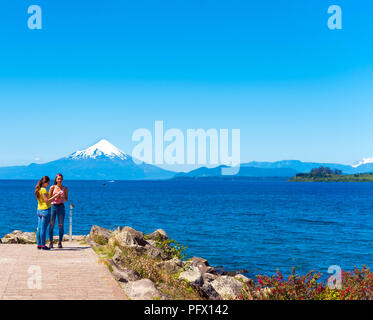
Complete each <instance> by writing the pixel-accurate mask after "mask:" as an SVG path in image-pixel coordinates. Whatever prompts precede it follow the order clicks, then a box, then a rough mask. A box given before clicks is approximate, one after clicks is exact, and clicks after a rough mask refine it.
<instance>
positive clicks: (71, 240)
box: [69, 204, 74, 243]
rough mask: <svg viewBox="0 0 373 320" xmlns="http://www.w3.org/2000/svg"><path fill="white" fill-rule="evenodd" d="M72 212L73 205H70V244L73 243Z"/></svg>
mask: <svg viewBox="0 0 373 320" xmlns="http://www.w3.org/2000/svg"><path fill="white" fill-rule="evenodd" d="M73 210H74V205H73V204H70V232H69V235H70V243H71V242H73Z"/></svg>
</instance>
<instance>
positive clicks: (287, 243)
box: [0, 180, 373, 276]
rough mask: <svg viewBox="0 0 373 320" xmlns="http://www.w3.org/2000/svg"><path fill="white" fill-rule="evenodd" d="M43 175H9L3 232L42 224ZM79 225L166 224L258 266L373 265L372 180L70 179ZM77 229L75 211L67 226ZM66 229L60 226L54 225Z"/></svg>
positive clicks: (253, 269)
mask: <svg viewBox="0 0 373 320" xmlns="http://www.w3.org/2000/svg"><path fill="white" fill-rule="evenodd" d="M35 183H36V182H35V181H0V195H1V196H0V236H1V237H3V236H4V235H5V234H6V233H9V232H11V231H13V230H15V229H19V230H23V231H34V230H35V229H36V223H37V217H36V199H35V198H34V195H33V190H34V186H35ZM65 185H66V186H67V187H68V188H69V191H70V202H72V203H74V204H75V210H74V221H73V223H74V228H73V234H88V233H89V231H90V228H91V226H92V225H93V224H97V225H99V226H103V227H106V228H116V227H117V226H119V225H121V226H127V225H128V226H131V227H133V228H135V229H136V230H140V231H143V232H144V233H150V232H152V231H154V230H155V229H158V228H161V229H164V230H165V231H166V232H167V234H168V236H169V237H171V238H174V239H176V240H178V241H179V242H180V243H181V244H183V245H185V246H188V249H187V251H186V252H187V255H188V256H189V257H191V256H201V257H204V258H206V259H207V260H208V261H209V262H210V265H215V266H223V267H224V268H225V269H226V270H240V269H247V270H248V275H249V276H255V275H256V274H268V275H272V274H274V273H275V272H276V268H279V269H280V271H281V272H283V273H284V274H289V272H290V269H291V267H295V268H296V271H297V272H299V273H305V272H308V271H310V270H312V269H316V270H318V271H321V272H323V273H324V274H327V270H328V267H329V266H330V265H339V266H341V267H342V268H343V269H353V267H354V266H355V265H356V266H357V267H361V266H362V265H363V264H366V265H367V266H368V267H369V266H372V265H373V183H372V184H369V183H289V182H282V181H275V182H271V181H258V182H256V181H246V180H239V181H182V180H179V181H118V182H115V183H108V182H103V181H66V182H65ZM67 232H68V216H67V217H66V219H65V233H67ZM55 234H57V227H56V230H55Z"/></svg>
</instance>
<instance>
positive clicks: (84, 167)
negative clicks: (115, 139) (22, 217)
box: [0, 139, 373, 180]
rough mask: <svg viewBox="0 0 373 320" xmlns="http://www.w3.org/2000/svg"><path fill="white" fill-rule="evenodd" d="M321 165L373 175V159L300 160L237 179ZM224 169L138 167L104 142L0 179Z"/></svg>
mask: <svg viewBox="0 0 373 320" xmlns="http://www.w3.org/2000/svg"><path fill="white" fill-rule="evenodd" d="M321 166H322V167H329V168H331V169H333V170H334V169H338V170H342V172H343V173H344V174H355V173H369V172H373V158H365V159H363V160H361V161H359V162H357V163H355V164H354V165H351V166H350V165H344V164H338V163H319V162H302V161H299V160H282V161H275V162H259V161H251V162H248V163H242V164H241V167H240V171H239V173H238V174H237V175H236V176H237V177H293V176H294V175H296V174H297V173H308V172H310V171H311V170H312V169H314V168H318V167H321ZM223 167H225V166H218V167H215V168H206V167H201V168H198V169H195V170H192V171H190V172H187V173H184V172H181V173H176V172H173V171H169V170H165V169H162V168H159V167H157V166H154V165H151V164H147V163H142V164H137V163H135V161H134V160H133V158H132V157H131V156H130V155H128V154H126V153H125V152H123V151H121V150H120V149H118V148H117V147H115V146H114V145H112V144H111V143H110V142H109V141H107V140H105V139H102V140H100V141H99V142H98V143H96V144H94V145H92V146H90V147H88V148H86V149H84V150H78V151H76V152H74V153H72V154H71V155H69V156H67V157H64V158H61V159H58V160H55V161H51V162H48V163H44V164H36V163H32V164H30V165H28V166H13V167H0V179H40V178H41V177H42V176H44V175H48V176H50V177H54V176H55V175H56V174H57V173H59V172H61V173H63V175H64V177H65V179H70V180H143V179H170V178H198V177H221V176H222V174H221V169H222V168H223ZM225 177H227V176H225ZM228 177H229V176H228Z"/></svg>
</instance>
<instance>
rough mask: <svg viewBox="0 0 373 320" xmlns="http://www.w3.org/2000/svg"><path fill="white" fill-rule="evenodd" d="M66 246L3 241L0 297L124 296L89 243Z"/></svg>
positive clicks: (67, 297) (109, 297)
mask: <svg viewBox="0 0 373 320" xmlns="http://www.w3.org/2000/svg"><path fill="white" fill-rule="evenodd" d="M63 245H64V248H63V249H52V250H50V251H44V250H37V249H36V245H18V244H0V300H4V299H7V300H8V299H11V300H18V299H27V300H31V299H33V300H47V299H48V300H60V299H63V300H66V299H67V300H87V299H89V300H119V299H121V300H124V299H127V297H126V295H125V294H124V292H123V290H122V289H121V288H120V287H119V285H118V284H117V282H116V281H115V280H114V278H113V277H112V275H111V274H110V272H109V270H108V268H107V267H106V266H104V265H103V264H100V263H98V256H97V255H96V253H95V252H94V251H93V250H92V249H91V248H90V247H89V246H87V245H80V244H79V243H76V242H75V243H74V242H73V243H71V244H70V243H69V242H64V244H63Z"/></svg>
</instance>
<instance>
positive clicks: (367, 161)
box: [352, 158, 373, 168]
mask: <svg viewBox="0 0 373 320" xmlns="http://www.w3.org/2000/svg"><path fill="white" fill-rule="evenodd" d="M368 163H373V158H364V159H363V160H360V161H358V162H357V163H355V164H353V165H352V166H353V167H354V168H357V167H359V166H361V165H363V164H368Z"/></svg>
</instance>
